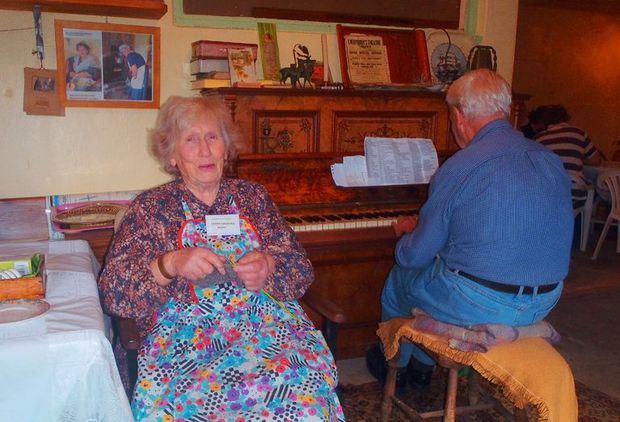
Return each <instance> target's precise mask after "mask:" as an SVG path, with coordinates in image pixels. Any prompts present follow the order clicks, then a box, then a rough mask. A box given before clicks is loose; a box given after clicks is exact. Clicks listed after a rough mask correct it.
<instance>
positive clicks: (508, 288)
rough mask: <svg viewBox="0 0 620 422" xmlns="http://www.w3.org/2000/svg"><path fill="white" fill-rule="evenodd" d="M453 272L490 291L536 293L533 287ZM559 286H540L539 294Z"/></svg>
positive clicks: (457, 271)
mask: <svg viewBox="0 0 620 422" xmlns="http://www.w3.org/2000/svg"><path fill="white" fill-rule="evenodd" d="M452 271H454V272H455V273H456V274H459V275H462V276H463V277H465V278H468V279H470V280H471V281H474V282H476V283H478V284H480V285H481V286H484V287H488V288H489V289H492V290H495V291H497V292H503V293H514V294H517V293H519V290H521V287H523V292H522V293H523V294H526V295H531V294H533V293H534V289H535V287H532V286H516V285H514V284H503V283H496V282H495V281H490V280H485V279H484V278H480V277H476V276H475V275H471V274H467V273H466V272H464V271H461V270H452ZM558 284H559V283H555V284H543V285H542V286H538V293H549V292H550V291H552V290H553V289H555V288H556V287H558Z"/></svg>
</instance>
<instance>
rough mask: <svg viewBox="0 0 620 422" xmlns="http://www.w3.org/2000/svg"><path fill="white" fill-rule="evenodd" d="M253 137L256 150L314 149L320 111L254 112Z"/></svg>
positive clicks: (317, 145)
mask: <svg viewBox="0 0 620 422" xmlns="http://www.w3.org/2000/svg"><path fill="white" fill-rule="evenodd" d="M253 135H254V137H253V139H254V140H255V142H256V151H257V152H258V153H267V154H272V153H290V152H316V151H318V149H319V114H318V112H312V111H308V112H306V111H296V110H288V111H287V110H284V111H256V112H255V113H254V134H253Z"/></svg>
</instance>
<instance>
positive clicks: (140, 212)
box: [99, 197, 179, 326]
mask: <svg viewBox="0 0 620 422" xmlns="http://www.w3.org/2000/svg"><path fill="white" fill-rule="evenodd" d="M151 205H152V204H147V203H145V202H144V201H143V200H142V199H140V197H139V198H137V199H136V200H135V201H134V203H132V205H131V207H130V208H129V210H128V211H127V213H126V214H125V217H124V219H123V222H122V223H121V225H120V227H119V229H118V231H117V232H116V233H115V235H114V239H113V241H112V245H111V246H110V249H109V251H108V255H107V257H106V262H105V266H104V268H103V271H102V273H101V276H100V278H99V289H100V292H101V298H102V300H103V304H104V307H105V310H106V312H108V313H110V314H113V315H118V316H122V317H127V318H134V319H137V320H139V321H140V320H141V321H142V322H143V324H142V326H144V324H147V325H148V320H149V319H150V317H151V315H152V314H153V311H155V310H156V309H157V308H158V307H159V306H160V305H161V304H162V303H163V302H164V301H165V300H166V299H167V298H168V297H170V296H173V295H174V294H175V293H176V291H177V290H178V284H179V279H177V278H175V279H174V280H172V281H171V282H170V283H169V284H168V285H167V286H161V285H158V284H157V283H156V281H155V276H154V274H153V272H152V271H151V268H150V264H151V262H152V261H153V260H154V259H156V258H157V257H158V256H160V255H162V254H164V253H165V252H166V251H169V250H173V249H174V248H175V243H174V242H175V238H174V235H172V236H171V235H170V234H169V233H174V228H170V229H169V230H170V231H168V229H167V227H166V225H173V224H174V222H167V223H166V222H164V221H158V220H157V219H156V218H154V217H153V215H154V210H153V209H152V208H153V207H152V206H151Z"/></svg>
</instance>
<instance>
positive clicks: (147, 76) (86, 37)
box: [55, 20, 160, 108]
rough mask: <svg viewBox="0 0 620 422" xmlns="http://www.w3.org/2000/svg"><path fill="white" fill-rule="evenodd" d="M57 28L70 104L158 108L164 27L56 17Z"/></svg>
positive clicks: (64, 95)
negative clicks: (161, 43) (162, 32)
mask: <svg viewBox="0 0 620 422" xmlns="http://www.w3.org/2000/svg"><path fill="white" fill-rule="evenodd" d="M55 29H56V57H57V62H58V81H57V82H58V89H59V92H60V98H61V101H62V103H63V104H64V105H65V106H68V107H126V108H159V64H160V53H159V46H160V36H159V28H156V27H148V26H135V25H118V24H107V23H96V22H76V21H65V20H57V21H56V22H55Z"/></svg>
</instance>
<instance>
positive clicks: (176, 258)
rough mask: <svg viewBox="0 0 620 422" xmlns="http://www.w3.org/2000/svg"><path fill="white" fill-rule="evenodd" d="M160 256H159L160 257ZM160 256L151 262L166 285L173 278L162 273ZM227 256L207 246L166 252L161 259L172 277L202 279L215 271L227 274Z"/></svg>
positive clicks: (153, 270)
mask: <svg viewBox="0 0 620 422" xmlns="http://www.w3.org/2000/svg"><path fill="white" fill-rule="evenodd" d="M158 258H159V257H158ZM158 258H155V259H154V260H153V262H151V271H152V272H153V274H154V275H155V280H156V281H157V283H158V284H159V285H160V286H166V285H168V284H169V283H170V281H171V279H170V278H167V277H166V274H162V271H161V270H160V269H159V267H158V262H157V260H158ZM224 262H226V258H225V257H223V256H220V255H217V254H215V253H214V252H212V251H210V250H209V249H205V248H183V249H178V250H176V251H172V252H166V253H165V254H164V255H163V257H162V261H161V264H160V265H161V266H163V269H164V270H165V272H167V273H168V275H171V276H172V277H185V278H188V279H190V280H192V281H194V280H200V279H201V278H204V277H205V276H206V275H208V274H211V273H212V272H213V271H219V273H220V274H222V275H224V274H226V269H225V268H224Z"/></svg>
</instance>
